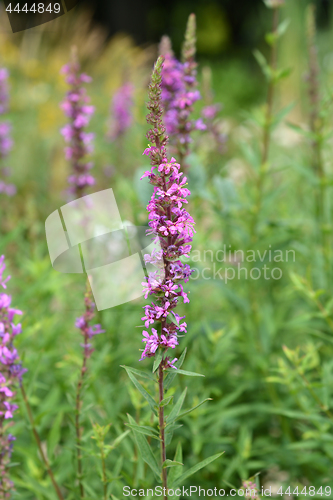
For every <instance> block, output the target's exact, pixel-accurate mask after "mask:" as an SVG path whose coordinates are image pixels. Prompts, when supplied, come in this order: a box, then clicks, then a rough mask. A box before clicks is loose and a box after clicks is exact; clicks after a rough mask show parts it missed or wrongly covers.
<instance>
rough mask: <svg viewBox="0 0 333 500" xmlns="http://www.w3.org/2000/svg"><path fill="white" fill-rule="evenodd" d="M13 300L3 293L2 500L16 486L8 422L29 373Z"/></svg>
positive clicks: (0, 280) (0, 281) (0, 266)
mask: <svg viewBox="0 0 333 500" xmlns="http://www.w3.org/2000/svg"><path fill="white" fill-rule="evenodd" d="M4 260H5V258H4V256H3V255H2V256H1V257H0V285H2V287H3V288H6V283H7V282H8V280H9V279H10V276H8V277H7V278H4V276H3V273H4V271H5V269H6V265H5V262H4ZM10 305H11V296H10V295H7V294H5V293H0V450H1V454H0V456H1V475H0V497H1V498H9V497H8V496H7V495H6V496H1V494H2V493H5V492H8V493H9V492H10V491H11V490H12V488H13V483H12V482H11V481H10V478H9V470H10V469H9V465H10V458H11V454H12V448H13V445H12V442H13V441H14V440H15V438H14V437H13V436H12V435H11V434H7V432H6V429H7V428H8V424H7V423H6V422H5V420H10V419H12V418H13V415H14V412H15V411H16V410H17V408H18V406H17V404H15V403H14V402H13V398H14V397H15V395H16V392H15V389H16V388H17V386H18V385H20V383H21V381H22V375H23V374H24V373H25V372H26V371H27V370H26V369H25V368H22V365H21V363H20V359H19V356H18V353H17V350H16V349H15V347H14V345H13V344H14V339H15V337H16V335H18V334H19V333H21V325H20V324H17V325H15V324H14V323H13V319H14V315H15V314H22V311H20V310H18V309H14V308H11V307H10Z"/></svg>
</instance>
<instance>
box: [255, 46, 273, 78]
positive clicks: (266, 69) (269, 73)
mask: <svg viewBox="0 0 333 500" xmlns="http://www.w3.org/2000/svg"><path fill="white" fill-rule="evenodd" d="M253 55H254V57H255V58H256V60H257V63H258V64H259V66H260V67H261V70H262V72H263V73H264V75H265V76H266V78H267V80H270V79H271V78H272V71H271V68H270V67H269V65H268V63H267V61H266V59H265V57H264V56H263V55H262V53H261V52H259V50H254V51H253Z"/></svg>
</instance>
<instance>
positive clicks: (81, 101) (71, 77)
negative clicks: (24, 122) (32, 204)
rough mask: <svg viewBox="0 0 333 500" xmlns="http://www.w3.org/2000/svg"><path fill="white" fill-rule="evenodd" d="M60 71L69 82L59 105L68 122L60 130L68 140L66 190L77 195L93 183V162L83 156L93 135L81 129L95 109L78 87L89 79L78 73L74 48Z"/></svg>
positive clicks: (85, 154) (90, 146)
mask: <svg viewBox="0 0 333 500" xmlns="http://www.w3.org/2000/svg"><path fill="white" fill-rule="evenodd" d="M61 72H62V73H64V74H65V75H66V82H67V83H68V84H69V85H70V90H69V91H68V92H67V95H66V98H65V100H64V101H63V102H62V103H61V108H62V109H63V111H64V113H65V115H66V116H67V117H68V118H69V123H68V124H67V125H65V126H64V127H63V128H62V129H61V134H62V135H63V137H64V139H65V141H66V142H67V143H68V147H66V148H65V155H66V159H67V160H69V161H70V162H71V165H72V173H71V175H70V176H69V177H68V182H69V184H70V188H69V192H70V194H72V195H73V194H74V195H75V197H76V198H79V197H81V196H83V194H84V191H85V190H86V188H87V187H88V186H92V185H93V184H95V179H94V177H93V176H92V175H91V174H90V173H89V171H90V169H91V168H92V167H93V163H91V162H89V161H87V158H86V156H87V155H88V154H90V153H92V151H93V144H92V142H93V140H94V134H93V133H91V132H89V133H88V132H86V131H85V128H86V127H87V125H88V124H89V121H90V118H91V116H92V115H93V114H94V111H95V108H94V106H91V105H89V102H90V98H89V97H88V96H87V92H86V89H85V88H84V87H83V86H82V85H83V84H84V83H90V82H91V78H90V76H88V75H86V74H85V73H80V64H79V62H78V59H77V55H76V51H75V50H74V49H73V52H72V60H71V62H70V63H69V64H66V65H65V66H64V67H63V68H62V70H61Z"/></svg>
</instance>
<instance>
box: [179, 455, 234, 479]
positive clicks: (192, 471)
mask: <svg viewBox="0 0 333 500" xmlns="http://www.w3.org/2000/svg"><path fill="white" fill-rule="evenodd" d="M223 453H224V451H223V452H222V453H217V454H216V455H212V456H211V457H209V458H206V459H205V460H203V461H202V462H199V463H198V464H197V465H194V467H191V468H190V469H189V470H188V471H186V472H184V474H182V475H181V476H179V477H178V479H176V481H175V482H174V483H173V487H176V486H178V485H179V484H181V483H183V482H184V481H185V479H187V478H188V477H190V476H192V474H195V473H196V472H198V470H200V469H203V467H206V465H208V464H210V463H211V462H213V461H214V460H216V459H217V458H219V457H220V456H221V455H223Z"/></svg>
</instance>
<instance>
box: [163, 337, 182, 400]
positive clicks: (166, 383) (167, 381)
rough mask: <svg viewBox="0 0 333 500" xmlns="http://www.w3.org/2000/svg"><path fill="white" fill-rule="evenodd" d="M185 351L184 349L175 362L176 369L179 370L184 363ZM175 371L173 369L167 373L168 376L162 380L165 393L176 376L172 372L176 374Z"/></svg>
mask: <svg viewBox="0 0 333 500" xmlns="http://www.w3.org/2000/svg"><path fill="white" fill-rule="evenodd" d="M186 351H187V348H186V347H185V349H184V351H183V352H182V355H181V356H180V358H179V359H178V361H176V363H175V366H176V367H177V368H180V367H181V366H182V364H183V363H184V359H185V356H186ZM176 371H177V370H175V369H173V370H172V372H170V373H168V375H167V376H166V377H165V380H164V390H165V391H167V390H168V389H169V387H170V385H171V384H172V382H173V379H174V378H175V376H176V373H174V372H176Z"/></svg>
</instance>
